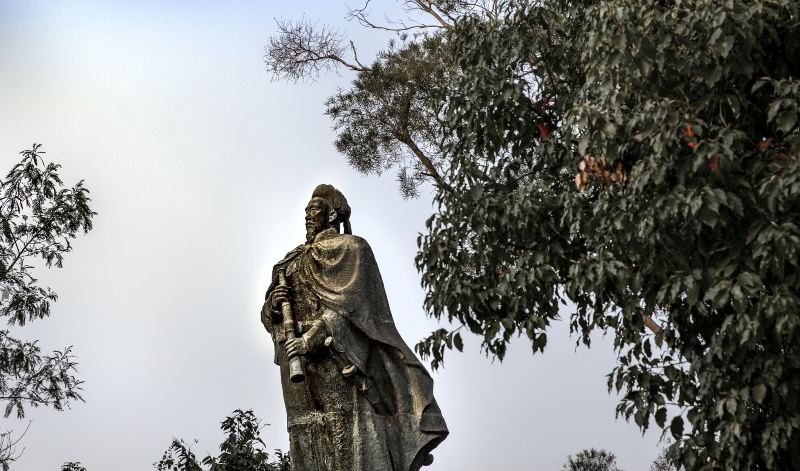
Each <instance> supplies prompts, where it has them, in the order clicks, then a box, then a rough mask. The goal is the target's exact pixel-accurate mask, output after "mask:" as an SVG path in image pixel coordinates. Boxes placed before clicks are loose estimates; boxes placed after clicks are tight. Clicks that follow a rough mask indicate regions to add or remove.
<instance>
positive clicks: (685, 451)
mask: <svg viewBox="0 0 800 471" xmlns="http://www.w3.org/2000/svg"><path fill="white" fill-rule="evenodd" d="M448 34H449V35H451V36H450V37H448V38H447V40H448V42H449V43H450V44H452V45H453V47H454V48H455V50H454V52H453V56H454V57H457V58H458V64H457V67H458V69H459V70H460V71H461V73H460V74H459V75H458V76H457V78H455V79H454V80H452V81H451V82H449V83H448V86H447V87H446V88H442V89H440V90H441V91H440V93H441V101H442V103H443V106H444V109H443V112H442V115H443V124H442V126H443V128H442V130H441V133H442V135H445V136H451V137H452V140H451V142H450V143H449V145H448V147H447V149H446V153H445V157H446V159H447V161H448V170H447V172H446V173H445V174H444V175H443V179H444V181H445V183H446V186H444V187H440V188H439V189H438V191H437V196H436V203H437V208H438V210H437V213H436V214H434V215H433V216H432V217H431V218H430V219H429V221H428V223H427V234H425V235H423V236H421V237H420V240H419V244H420V253H419V255H418V257H417V266H418V268H419V270H420V271H421V273H422V282H423V286H424V287H425V288H426V290H427V293H428V295H427V298H426V307H427V309H428V311H429V312H430V313H431V314H432V315H433V316H434V317H436V318H439V319H442V318H443V319H448V320H450V321H452V322H454V323H456V324H457V325H458V326H459V327H458V328H461V329H466V330H469V331H471V332H473V333H476V334H478V335H480V336H481V337H482V339H483V347H484V348H485V349H486V350H487V351H488V352H489V353H491V354H493V355H495V356H497V357H498V358H500V359H502V357H503V355H504V353H505V349H506V345H507V343H508V342H509V341H510V340H511V339H512V338H514V337H516V336H518V335H521V334H524V335H525V336H526V337H527V338H528V339H529V340H530V342H531V345H532V347H533V350H534V352H535V351H541V350H542V349H543V348H544V347H545V345H546V341H547V337H546V329H547V326H548V325H549V323H550V322H551V321H552V320H554V319H556V318H557V317H558V310H559V306H560V305H567V306H570V307H571V308H572V309H574V311H573V313H572V315H571V316H570V323H571V327H572V330H573V332H575V333H577V334H579V337H580V341H581V342H583V343H585V344H586V345H589V342H590V334H591V333H592V332H594V331H598V330H599V331H602V332H606V331H609V330H610V331H613V335H614V343H615V346H616V349H617V351H618V354H619V362H618V365H617V367H616V368H615V369H614V370H613V371H612V372H611V373H610V375H609V388H610V389H612V390H616V391H618V392H620V394H621V401H620V403H619V405H618V407H617V413H618V414H619V415H621V416H623V417H625V418H626V419H633V420H634V421H635V423H636V424H637V425H638V426H639V427H641V428H642V429H646V428H647V427H648V426H649V425H650V424H651V422H652V421H655V423H656V425H657V426H659V427H661V428H663V429H664V430H665V431H667V430H669V433H670V434H671V435H672V436H673V437H674V438H675V439H676V440H677V442H676V443H675V444H674V445H673V446H671V447H670V450H669V459H670V460H672V461H673V462H675V463H676V464H677V465H680V466H683V467H685V468H686V469H691V470H695V469H703V470H705V469H708V470H710V469H753V470H756V469H771V470H790V469H798V468H800V430H798V429H799V428H800V351H798V347H797V345H800V317H798V315H797V312H798V308H799V307H800V298H798V293H800V278H798V270H797V268H798V260H800V256H798V251H800V227H798V221H799V220H800V204H799V203H800V151H799V150H798V145H800V131H798V125H797V104H798V101H799V100H800V4H798V3H797V2H794V1H788V0H753V1H747V2H745V1H742V0H728V1H724V2H700V3H698V2H682V1H667V2H664V1H656V0H647V1H641V0H635V1H634V0H615V1H585V2H573V1H561V0H545V1H543V2H537V3H536V4H535V5H533V4H532V3H529V2H522V1H518V2H510V3H508V4H506V6H505V10H504V11H503V14H502V15H501V16H500V17H499V18H497V19H493V20H486V19H485V18H482V17H468V18H464V19H462V20H460V21H459V22H458V23H457V25H456V28H454V29H453V30H452V31H450V32H448ZM643 315H647V316H652V317H653V318H654V319H655V320H656V321H657V322H659V323H660V324H661V329H660V330H659V331H658V333H657V334H650V333H648V332H647V331H646V330H645V328H644V322H643V320H644V317H643ZM454 339H455V333H454V331H453V332H448V331H446V330H439V331H437V332H434V334H432V335H431V337H429V338H428V339H426V340H425V341H423V342H421V343H420V344H419V345H418V351H419V352H420V353H421V354H424V355H432V356H433V364H434V366H438V364H440V362H441V361H442V359H443V354H444V351H445V350H446V348H452V347H453V346H455V340H454ZM448 340H449V342H448ZM459 345H460V342H459Z"/></svg>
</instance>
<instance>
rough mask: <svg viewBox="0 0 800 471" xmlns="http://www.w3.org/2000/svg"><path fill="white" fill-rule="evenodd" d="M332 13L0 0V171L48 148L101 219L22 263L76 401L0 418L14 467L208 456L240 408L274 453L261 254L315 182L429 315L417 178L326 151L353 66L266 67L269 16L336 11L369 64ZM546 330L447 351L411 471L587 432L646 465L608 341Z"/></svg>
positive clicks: (35, 335)
mask: <svg viewBox="0 0 800 471" xmlns="http://www.w3.org/2000/svg"><path fill="white" fill-rule="evenodd" d="M384 4H385V5H384ZM387 5H388V6H387ZM393 8H396V4H394V3H392V2H379V3H376V4H375V6H374V11H376V12H382V11H384V10H388V9H393ZM344 12H345V3H344V1H339V0H328V1H324V2H323V1H296V2H277V1H258V2H257V1H251V2H233V1H226V2H207V1H204V2H198V1H171V2H157V1H133V0H131V1H127V2H101V1H81V2H78V1H43V0H41V1H35V2H34V1H17V2H15V1H10V0H0V172H2V174H3V175H4V174H5V173H6V172H8V170H10V168H11V166H12V165H13V164H14V163H16V162H17V161H18V160H19V155H18V152H20V151H22V150H24V149H28V148H30V146H31V144H32V143H34V142H39V143H42V144H44V147H43V149H44V150H45V151H46V152H47V153H46V154H45V158H46V159H47V160H52V161H54V162H56V163H59V164H61V165H63V168H62V170H61V176H62V178H63V179H64V180H65V182H67V183H69V184H74V183H75V182H76V181H77V180H79V179H85V181H86V186H87V187H88V188H89V190H90V191H91V197H92V203H93V204H92V207H93V209H94V210H96V211H97V212H98V215H97V216H96V218H95V228H94V230H92V231H91V232H90V233H89V234H88V235H87V236H83V237H80V238H79V239H78V240H76V241H75V243H74V251H73V252H72V253H70V254H68V255H67V256H66V258H65V263H64V268H63V269H60V270H48V271H40V272H38V275H39V276H40V280H41V282H42V284H43V285H45V286H50V287H52V288H53V289H54V290H55V291H56V292H57V293H58V294H59V299H58V302H57V303H55V304H54V305H53V306H52V309H51V311H52V315H51V317H50V318H49V319H44V320H41V321H37V322H34V323H32V324H30V325H27V326H25V327H24V328H21V329H16V330H15V331H14V332H15V335H17V336H19V337H22V338H25V339H39V340H40V345H41V346H42V348H43V349H44V350H51V349H60V348H63V347H65V346H68V345H73V346H74V352H75V354H76V355H77V357H78V362H79V376H80V378H81V379H83V380H84V381H85V384H84V397H85V399H86V402H85V403H74V404H73V405H72V407H71V409H69V410H66V411H63V412H57V411H54V410H52V409H46V408H39V409H32V408H29V409H28V414H27V418H26V419H25V420H23V421H20V420H17V419H14V418H9V419H0V428H2V429H3V430H7V429H16V430H22V429H24V428H25V426H26V424H27V422H28V420H30V421H31V425H30V430H29V431H28V433H27V435H26V436H25V438H24V439H23V442H22V446H24V448H25V451H24V454H23V455H22V457H21V458H20V460H19V461H18V462H17V463H16V464H15V465H14V466H13V467H12V469H13V470H15V471H46V470H57V469H60V465H61V464H62V463H64V462H65V461H80V462H82V463H83V464H84V465H85V466H86V467H87V468H88V469H89V471H108V470H115V471H134V470H137V471H138V470H147V469H153V468H152V463H154V462H155V461H157V460H158V459H159V458H160V457H161V454H162V452H163V451H164V450H165V449H166V448H167V446H168V445H169V444H170V441H171V439H172V437H182V438H184V439H186V440H187V441H192V440H194V439H197V440H198V443H197V445H195V446H194V447H193V450H194V451H195V452H196V453H197V454H198V455H199V456H201V457H202V456H205V454H206V452H208V451H211V452H213V451H215V450H216V447H217V446H218V444H219V443H220V442H221V440H222V433H221V431H220V430H219V422H220V421H221V420H223V419H224V418H225V416H226V415H228V414H230V413H231V412H232V411H233V410H234V409H236V408H242V409H253V410H254V412H255V413H256V415H257V416H258V417H260V418H261V419H262V420H263V421H264V422H268V423H270V424H271V426H269V427H267V428H266V429H265V430H264V434H263V436H264V438H265V439H266V441H267V444H268V446H269V448H282V449H287V447H288V437H287V435H286V431H285V430H286V419H285V411H284V409H283V403H282V398H281V394H280V378H279V376H278V370H277V367H275V365H273V363H272V355H273V352H272V344H271V340H270V339H269V337H268V335H267V334H266V332H264V330H263V327H262V326H261V323H260V320H259V314H258V313H259V309H260V307H261V303H262V301H263V296H264V291H265V290H266V287H267V285H268V281H269V280H268V276H269V271H270V269H271V266H272V264H273V263H275V262H276V261H278V260H279V259H280V258H281V257H282V256H283V255H284V254H285V253H286V252H287V251H288V250H290V249H291V248H293V247H295V246H296V245H297V244H299V243H302V242H303V240H304V227H303V211H302V210H303V207H304V206H305V204H306V202H307V201H308V198H309V196H310V193H311V190H312V189H313V188H314V187H315V186H316V185H317V184H318V183H323V182H324V183H331V184H333V185H335V186H336V187H338V188H339V189H341V190H342V192H343V193H344V194H345V196H346V197H347V199H348V201H349V203H350V205H351V206H352V208H353V215H352V218H351V220H352V225H353V232H354V233H355V234H358V235H360V236H362V237H364V238H366V239H367V240H368V241H369V242H370V244H371V246H372V248H373V250H374V252H375V256H376V258H377V260H378V264H379V266H380V269H381V273H382V275H383V279H384V283H385V285H386V289H387V295H388V298H389V302H390V304H391V308H392V312H393V314H394V318H395V321H396V323H397V326H398V329H399V330H400V333H401V334H402V335H403V338H404V339H405V340H406V342H407V343H409V344H410V345H412V346H413V344H414V343H416V342H417V341H418V340H419V339H420V338H422V337H424V336H425V335H426V334H427V333H429V332H430V331H431V330H433V329H435V328H437V327H438V324H437V323H436V322H434V321H433V320H431V319H428V318H427V317H426V316H425V314H424V312H423V309H422V301H423V297H424V293H423V291H422V289H421V288H420V283H419V275H418V273H417V272H416V270H415V268H414V266H413V258H414V255H415V254H416V251H417V247H416V237H417V234H418V233H419V232H421V231H423V230H424V221H425V219H426V218H427V217H428V216H429V215H430V214H431V212H432V211H433V207H432V205H431V199H432V198H431V192H430V190H429V189H428V190H426V191H424V192H423V195H422V197H421V198H419V199H417V200H413V201H403V200H402V198H401V197H400V196H399V193H398V190H397V183H396V180H395V175H394V174H391V173H390V174H387V175H384V176H382V177H374V176H371V177H363V176H361V175H358V174H356V173H355V172H354V170H352V169H351V168H349V167H348V166H347V164H346V162H345V160H344V158H343V157H342V156H340V155H338V154H337V153H336V151H335V149H334V148H333V145H332V141H333V139H334V136H335V135H334V133H333V131H332V130H331V123H330V121H329V119H328V118H327V117H326V116H324V115H323V110H324V101H325V99H326V97H328V96H329V95H330V94H331V93H333V92H334V91H335V89H336V87H337V86H343V87H346V86H347V84H348V83H349V81H350V80H351V79H352V76H351V75H349V74H348V73H346V72H342V73H341V74H340V75H337V74H335V73H334V74H329V75H328V76H326V77H324V78H323V79H322V80H320V81H319V82H317V83H314V84H298V85H292V84H286V83H276V82H272V81H271V80H270V77H269V75H268V74H267V72H266V71H265V69H264V64H263V58H262V56H263V47H264V44H265V43H266V40H267V38H268V37H269V35H270V34H272V33H273V31H274V29H275V23H274V20H273V19H274V18H276V17H278V18H280V17H283V18H300V17H302V16H303V15H305V16H306V17H307V18H312V19H319V20H321V21H325V22H329V23H332V24H335V25H339V26H340V27H341V28H342V29H343V30H344V31H346V32H347V33H348V35H349V37H351V38H353V39H354V40H355V41H356V43H357V44H359V45H360V47H361V51H360V54H361V57H362V61H364V60H365V59H366V58H368V57H370V54H374V52H375V51H376V50H377V49H378V48H380V46H381V45H382V44H384V43H385V41H386V40H387V39H388V36H384V35H381V34H377V33H371V32H365V31H364V30H363V29H361V28H360V27H359V26H358V25H355V24H351V23H347V22H346V21H344V19H343V15H344ZM564 315H565V316H566V315H568V311H567V310H565V311H564ZM548 338H549V339H550V345H548V348H547V350H546V352H545V354H544V355H537V356H532V355H531V354H530V347H529V344H528V343H527V341H525V340H523V339H520V340H519V341H517V342H514V344H512V347H511V349H510V351H509V353H508V355H507V359H506V360H505V361H504V362H503V363H499V362H497V361H492V360H491V359H488V358H486V357H484V356H483V355H481V354H480V353H479V350H478V347H479V341H478V340H477V339H476V338H474V337H468V338H467V339H466V342H465V344H466V350H467V352H466V353H463V354H458V353H449V354H448V355H447V360H446V365H445V368H444V369H443V370H440V371H438V372H435V373H433V377H434V381H435V389H434V391H435V395H436V398H437V400H438V402H439V405H440V406H441V409H442V411H443V414H444V416H445V419H446V420H447V423H448V426H449V428H450V432H451V433H450V436H449V437H448V439H447V440H446V441H445V442H444V443H443V444H442V445H440V446H439V448H438V449H437V450H436V451H435V453H434V456H435V459H436V461H435V463H434V465H432V466H431V467H430V468H427V469H430V470H431V471H465V470H466V471H472V470H475V471H483V470H509V471H527V470H533V471H538V470H543V471H545V470H553V471H556V470H559V469H560V468H561V465H562V464H563V463H564V461H565V460H566V457H567V455H568V454H571V453H575V452H578V451H580V450H581V449H583V448H587V447H597V448H606V449H608V450H611V451H613V452H614V453H615V454H616V455H617V457H618V463H619V464H620V465H621V467H622V468H623V469H625V470H626V471H646V470H647V469H648V467H649V464H650V462H651V461H652V460H653V458H654V457H655V456H656V454H657V451H658V438H659V435H660V431H659V430H653V431H651V432H648V433H647V434H646V435H644V436H642V435H641V433H640V432H639V431H638V429H637V428H636V426H635V425H634V424H633V423H626V422H625V421H624V420H623V419H619V420H616V419H615V418H614V406H615V404H616V402H617V398H616V397H615V396H614V395H609V393H608V392H607V390H606V378H605V375H606V374H607V373H608V372H609V371H610V370H611V368H612V367H613V365H614V361H615V356H614V354H613V351H612V348H611V340H610V339H609V338H607V339H603V338H601V337H597V338H596V339H595V342H594V344H593V346H592V348H591V349H586V348H580V349H578V350H575V347H574V339H573V338H570V337H569V329H568V326H567V323H566V322H563V321H562V322H560V323H558V324H556V325H554V326H553V328H552V331H551V334H550V335H548ZM423 469H426V468H423Z"/></svg>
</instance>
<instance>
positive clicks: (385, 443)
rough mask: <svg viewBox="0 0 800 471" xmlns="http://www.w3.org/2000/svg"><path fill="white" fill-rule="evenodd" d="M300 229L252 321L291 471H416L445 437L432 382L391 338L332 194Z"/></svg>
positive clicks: (346, 215) (360, 250) (364, 247)
mask: <svg viewBox="0 0 800 471" xmlns="http://www.w3.org/2000/svg"><path fill="white" fill-rule="evenodd" d="M305 219H306V243H305V244H303V245H301V246H299V247H297V248H296V249H294V250H292V251H291V252H289V253H288V254H287V255H286V257H284V259H283V260H281V261H280V262H278V263H277V264H276V265H275V267H274V268H273V270H272V283H271V284H270V286H269V289H268V290H267V295H266V301H265V303H264V308H263V309H262V311H261V320H262V322H263V323H264V326H265V327H266V329H267V331H268V332H269V333H270V335H271V336H272V339H273V341H274V344H275V363H276V364H277V365H279V366H280V369H281V383H282V386H283V399H284V402H285V405H286V414H287V419H288V420H287V423H288V430H289V448H290V455H291V458H292V463H293V469H294V470H295V471H418V470H419V469H420V467H422V466H423V465H428V464H430V463H431V462H432V460H433V457H432V456H431V455H430V452H431V450H433V449H434V448H435V447H436V446H437V445H438V444H439V443H441V441H442V440H444V439H445V437H446V436H447V434H448V430H447V425H446V424H445V421H444V419H443V418H442V414H441V411H440V410H439V406H438V405H437V404H436V400H435V399H434V397H433V380H432V379H431V376H430V374H428V372H427V371H426V370H425V368H424V367H423V366H422V364H421V363H420V361H419V360H418V359H417V357H416V356H415V355H414V353H413V352H412V351H411V349H410V348H409V347H408V345H406V343H405V342H404V341H403V339H402V338H401V337H400V334H399V333H398V332H397V328H396V327H395V324H394V320H393V318H392V313H391V311H390V310H389V303H388V301H387V299H386V292H385V291H384V287H383V281H382V279H381V275H380V272H379V271H378V265H377V263H376V262H375V257H374V256H373V254H372V249H370V247H369V245H368V244H367V242H366V241H365V240H364V239H362V238H360V237H358V236H354V235H352V232H351V230H350V207H349V206H348V204H347V200H346V199H345V198H344V196H343V195H342V193H341V192H339V191H338V190H337V189H335V188H334V187H332V186H330V185H319V186H318V187H317V188H316V189H315V190H314V193H313V194H312V197H311V201H310V202H309V203H308V206H306V218H305ZM340 226H343V228H344V234H340V233H339V230H340ZM287 320H288V321H289V322H287ZM295 381H297V382H295Z"/></svg>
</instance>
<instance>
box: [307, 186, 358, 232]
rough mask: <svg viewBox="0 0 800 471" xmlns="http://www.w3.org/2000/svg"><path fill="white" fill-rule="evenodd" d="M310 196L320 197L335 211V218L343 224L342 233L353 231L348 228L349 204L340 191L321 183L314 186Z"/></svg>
mask: <svg viewBox="0 0 800 471" xmlns="http://www.w3.org/2000/svg"><path fill="white" fill-rule="evenodd" d="M311 197H312V198H322V199H324V200H325V201H327V203H328V205H329V206H330V207H331V208H332V209H333V210H334V211H336V219H337V220H338V221H339V222H341V223H342V224H343V225H344V233H345V234H352V233H353V230H352V229H351V228H350V205H349V204H347V199H346V198H345V197H344V195H343V194H342V192H341V191H339V190H337V189H336V188H334V187H333V186H332V185H328V184H326V183H323V184H321V185H317V187H316V188H314V193H312V194H311Z"/></svg>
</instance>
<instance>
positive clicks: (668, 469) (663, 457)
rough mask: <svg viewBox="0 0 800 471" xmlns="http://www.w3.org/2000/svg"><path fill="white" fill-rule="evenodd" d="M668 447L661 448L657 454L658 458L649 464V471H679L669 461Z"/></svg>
mask: <svg viewBox="0 0 800 471" xmlns="http://www.w3.org/2000/svg"><path fill="white" fill-rule="evenodd" d="M668 453H669V447H666V446H665V447H663V448H661V450H660V451H659V452H658V456H657V457H656V459H655V460H653V463H652V464H650V471H679V469H678V468H677V467H676V466H675V465H674V464H672V462H671V461H670V460H669V456H668Z"/></svg>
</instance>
